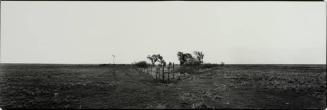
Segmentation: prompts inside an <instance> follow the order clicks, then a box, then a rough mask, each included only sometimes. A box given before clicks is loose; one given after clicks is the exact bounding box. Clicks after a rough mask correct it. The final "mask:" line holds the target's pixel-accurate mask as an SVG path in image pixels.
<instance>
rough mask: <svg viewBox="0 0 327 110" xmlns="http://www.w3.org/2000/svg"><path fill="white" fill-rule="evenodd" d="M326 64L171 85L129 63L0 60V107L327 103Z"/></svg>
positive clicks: (254, 69)
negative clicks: (23, 62) (14, 61)
mask: <svg viewBox="0 0 327 110" xmlns="http://www.w3.org/2000/svg"><path fill="white" fill-rule="evenodd" d="M325 66H326V65H225V66H224V67H214V68H211V69H207V70H203V71H200V72H199V73H196V74H191V75H189V76H187V77H183V78H182V80H180V81H176V82H174V83H170V84H162V83H158V82H156V81H154V79H153V78H152V76H150V75H149V74H146V73H144V72H141V71H139V70H137V69H136V68H134V67H132V66H129V65H106V66H99V65H41V64H28V65H27V64H1V67H0V69H1V70H0V72H1V73H0V88H1V89H0V107H1V108H77V109H78V108H82V109H83V108H97V109H101V108H220V109H221V108H272V109H273V108H293V109H298V108H302V109H303V108H318V109H324V108H326V67H325Z"/></svg>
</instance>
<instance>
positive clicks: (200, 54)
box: [194, 51, 204, 64]
mask: <svg viewBox="0 0 327 110" xmlns="http://www.w3.org/2000/svg"><path fill="white" fill-rule="evenodd" d="M194 55H195V57H196V59H197V60H198V61H199V63H200V64H202V63H203V57H204V54H203V53H202V52H201V51H194Z"/></svg>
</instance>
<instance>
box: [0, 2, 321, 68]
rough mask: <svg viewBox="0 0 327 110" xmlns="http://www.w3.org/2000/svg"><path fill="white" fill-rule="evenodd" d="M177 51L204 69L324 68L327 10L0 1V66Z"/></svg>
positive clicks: (315, 6)
mask: <svg viewBox="0 0 327 110" xmlns="http://www.w3.org/2000/svg"><path fill="white" fill-rule="evenodd" d="M178 51H182V52H188V53H193V51H202V52H203V53H204V62H208V63H220V62H222V61H223V62H225V64H326V4H325V3H324V2H276V1H275V2H269V1H265V2H235V1H234V2H226V1H225V2H224V1H220V2H218V1H217V2H213V1H207V2H200V1H193V2H192V1H155V2H154V1H152V2H145V1H143V2H142V1H137V2H135V1H134V2H127V1H95V2H91V1H1V54H0V55H1V56H0V62H1V63H70V64H78V63H82V64H86V63H87V64H101V63H124V64H130V63H132V62H134V61H141V60H147V59H146V56H147V55H150V54H161V55H162V56H163V57H164V59H165V60H166V62H175V63H178V58H177V52H178ZM112 55H115V56H116V57H115V59H114V60H115V61H114V62H113V57H112ZM147 61H148V60H147Z"/></svg>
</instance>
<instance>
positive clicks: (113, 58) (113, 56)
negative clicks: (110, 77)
mask: <svg viewBox="0 0 327 110" xmlns="http://www.w3.org/2000/svg"><path fill="white" fill-rule="evenodd" d="M115 57H116V56H115V55H112V63H113V64H115Z"/></svg>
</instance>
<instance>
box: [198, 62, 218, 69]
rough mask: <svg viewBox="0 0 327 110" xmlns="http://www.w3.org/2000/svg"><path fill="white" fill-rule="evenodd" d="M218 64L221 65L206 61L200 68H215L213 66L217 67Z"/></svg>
mask: <svg viewBox="0 0 327 110" xmlns="http://www.w3.org/2000/svg"><path fill="white" fill-rule="evenodd" d="M217 66H219V65H218V64H211V63H205V64H202V65H201V66H200V68H202V69H206V68H213V67H217Z"/></svg>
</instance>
